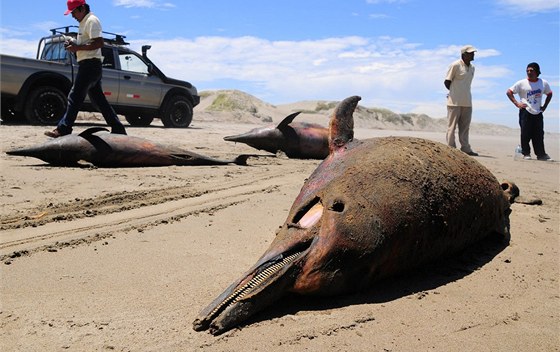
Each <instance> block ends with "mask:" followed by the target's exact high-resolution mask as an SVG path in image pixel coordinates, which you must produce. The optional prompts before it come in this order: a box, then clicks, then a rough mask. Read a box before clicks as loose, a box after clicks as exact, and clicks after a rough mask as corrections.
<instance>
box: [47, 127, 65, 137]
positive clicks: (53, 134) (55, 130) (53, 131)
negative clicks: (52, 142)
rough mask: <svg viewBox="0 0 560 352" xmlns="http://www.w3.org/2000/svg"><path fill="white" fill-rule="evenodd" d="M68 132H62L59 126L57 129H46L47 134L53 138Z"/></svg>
mask: <svg viewBox="0 0 560 352" xmlns="http://www.w3.org/2000/svg"><path fill="white" fill-rule="evenodd" d="M66 134H68V133H66ZM66 134H63V133H61V132H60V131H59V130H58V128H55V129H54V130H52V131H46V132H45V136H47V137H51V138H58V137H62V136H65V135H66Z"/></svg>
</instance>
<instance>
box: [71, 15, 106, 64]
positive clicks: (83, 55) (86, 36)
mask: <svg viewBox="0 0 560 352" xmlns="http://www.w3.org/2000/svg"><path fill="white" fill-rule="evenodd" d="M100 37H102V33H101V22H99V18H97V17H95V16H94V15H93V13H91V12H90V13H88V14H87V15H85V17H84V18H83V19H82V21H81V22H80V25H79V26H78V38H76V42H77V44H78V45H83V44H86V43H87V42H89V41H90V40H91V39H93V38H100ZM76 57H77V59H78V62H80V61H82V60H87V59H100V60H103V56H102V55H101V48H99V49H96V50H78V51H77V52H76Z"/></svg>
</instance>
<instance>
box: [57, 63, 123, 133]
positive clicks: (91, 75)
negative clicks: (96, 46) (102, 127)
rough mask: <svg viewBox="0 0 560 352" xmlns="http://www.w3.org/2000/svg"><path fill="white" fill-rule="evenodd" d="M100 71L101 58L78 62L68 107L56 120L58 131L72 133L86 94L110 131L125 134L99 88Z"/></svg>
mask: <svg viewBox="0 0 560 352" xmlns="http://www.w3.org/2000/svg"><path fill="white" fill-rule="evenodd" d="M102 72H103V71H102V67H101V60H98V59H88V60H82V61H80V62H79V65H78V73H77V74H76V77H75V79H74V85H73V86H72V89H71V90H70V94H68V107H67V108H66V112H65V113H64V116H63V117H62V119H61V120H60V121H59V122H58V126H57V129H58V130H59V131H60V133H62V134H69V133H72V126H73V125H74V122H75V121H76V117H77V116H78V112H79V111H80V108H81V107H82V104H83V102H84V99H85V98H86V94H87V95H89V99H90V100H91V102H92V103H93V104H94V105H95V106H96V107H97V108H98V109H99V111H100V112H101V114H102V115H103V118H105V121H107V125H109V126H111V128H112V132H113V133H121V134H125V130H124V126H123V125H122V123H121V122H120V121H119V118H118V117H117V114H116V113H115V111H114V110H113V108H112V107H111V105H110V104H109V102H108V101H107V98H105V94H103V89H102V88H101V76H102Z"/></svg>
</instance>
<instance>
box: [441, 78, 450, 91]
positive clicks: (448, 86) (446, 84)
mask: <svg viewBox="0 0 560 352" xmlns="http://www.w3.org/2000/svg"><path fill="white" fill-rule="evenodd" d="M443 84H444V85H445V88H447V90H449V89H451V81H450V80H448V79H446V80H445V81H443Z"/></svg>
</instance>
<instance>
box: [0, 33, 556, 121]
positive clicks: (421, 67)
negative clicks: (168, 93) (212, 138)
mask: <svg viewBox="0 0 560 352" xmlns="http://www.w3.org/2000/svg"><path fill="white" fill-rule="evenodd" d="M3 33H4V34H5V32H4V30H3ZM144 44H150V45H151V46H152V49H151V50H150V51H149V52H148V56H149V57H150V58H151V59H152V60H153V61H154V62H155V63H156V65H158V67H159V68H160V69H162V71H163V72H165V74H166V75H168V76H169V77H173V78H177V79H182V80H187V81H190V82H192V83H193V84H194V85H195V86H196V87H197V88H198V89H199V90H206V89H240V90H243V91H245V92H247V93H249V94H252V95H254V96H256V97H258V98H260V99H262V100H264V101H267V102H269V103H272V104H283V103H291V102H296V101H301V100H317V99H318V100H340V99H343V98H345V97H347V96H350V95H360V96H362V98H363V100H362V104H363V105H364V106H371V107H373V106H376V107H383V108H388V109H391V110H393V111H395V112H416V113H425V114H428V115H430V116H432V117H444V116H445V114H446V108H445V96H446V94H447V90H446V89H445V87H444V85H443V80H444V76H445V73H446V71H447V68H448V66H449V64H450V63H451V62H452V61H454V60H457V59H458V58H459V56H460V55H459V49H460V47H461V46H462V43H460V44H454V45H449V46H438V47H432V48H429V47H425V46H424V45H422V44H419V43H412V42H408V41H407V40H406V39H403V38H393V37H388V36H384V37H376V38H366V37H359V36H349V37H338V38H326V39H321V40H304V41H272V40H267V39H263V38H258V37H252V36H246V37H235V38H231V37H220V36H212V37H196V38H172V39H165V40H153V39H141V40H134V41H132V43H131V48H132V49H135V50H139V49H140V47H141V46H142V45H144ZM478 49H479V51H478V52H477V56H476V61H475V65H476V67H477V71H476V72H477V73H476V77H475V80H474V81H473V98H474V100H475V104H477V108H476V109H475V110H476V111H475V112H474V118H475V119H478V116H477V115H478V114H484V115H483V117H484V118H486V117H490V116H491V117H492V118H496V119H498V118H499V117H500V116H502V115H505V118H506V119H507V121H509V122H511V121H510V115H511V114H510V111H508V110H507V108H508V105H507V98H506V97H505V90H506V89H507V88H508V87H509V85H511V84H512V83H513V81H514V79H512V72H511V70H510V68H508V66H507V65H504V64H494V65H492V64H488V61H491V60H488V61H485V60H484V58H491V57H496V56H498V57H499V56H500V55H501V53H500V52H499V51H497V50H495V49H492V48H478ZM0 50H1V52H2V53H3V54H10V55H20V56H27V57H34V56H35V53H34V50H36V41H23V40H19V39H18V38H17V37H12V38H9V36H8V35H5V36H4V38H3V39H2V41H0ZM479 60H480V61H479ZM553 81H555V82H557V81H558V80H557V79H556V80H553ZM493 102H497V103H493ZM504 102H505V105H504ZM493 104H494V105H493ZM496 104H497V105H496ZM492 109H494V110H493V111H492ZM551 112H552V110H551ZM479 120H480V119H479ZM510 125H515V121H514V122H511V123H510Z"/></svg>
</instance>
